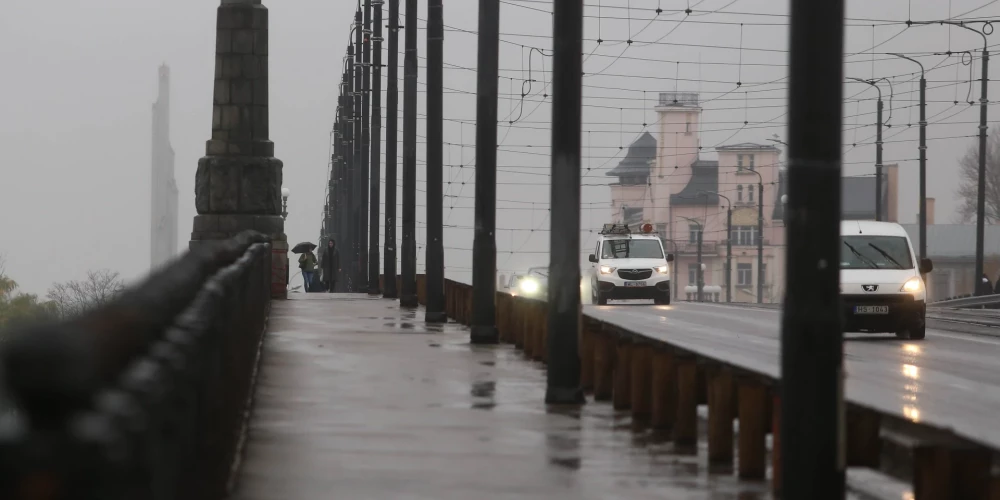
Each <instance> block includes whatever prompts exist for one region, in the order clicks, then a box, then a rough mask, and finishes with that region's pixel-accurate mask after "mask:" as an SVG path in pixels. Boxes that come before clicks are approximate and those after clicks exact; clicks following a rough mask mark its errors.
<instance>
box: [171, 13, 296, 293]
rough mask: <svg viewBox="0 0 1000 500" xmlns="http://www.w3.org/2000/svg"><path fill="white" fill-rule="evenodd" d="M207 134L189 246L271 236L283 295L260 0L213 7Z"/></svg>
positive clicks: (275, 283)
mask: <svg viewBox="0 0 1000 500" xmlns="http://www.w3.org/2000/svg"><path fill="white" fill-rule="evenodd" d="M217 14H218V18H217V24H216V46H215V85H214V91H213V106H212V137H211V139H209V140H208V142H207V144H206V148H205V156H204V157H202V158H201V159H200V160H199V161H198V171H197V174H195V208H196V209H197V212H198V215H196V216H195V217H194V228H193V231H192V232H191V246H192V247H194V246H197V245H198V243H199V242H201V241H206V240H219V239H226V238H230V237H232V236H234V235H236V234H237V233H239V232H241V231H245V230H248V229H252V230H256V231H258V232H261V233H264V234H266V235H269V236H270V237H271V245H272V246H271V250H272V252H273V254H272V258H271V264H272V269H271V271H272V272H271V296H272V297H277V298H284V297H286V296H287V290H286V284H287V269H288V243H287V241H286V237H285V234H284V232H285V223H284V219H282V218H281V180H282V163H281V160H278V159H277V158H275V157H274V143H273V142H271V141H270V140H269V139H268V133H269V130H268V128H269V121H268V57H267V56H268V12H267V8H266V7H265V6H264V5H262V4H261V2H260V0H222V3H221V5H220V6H219V8H218V11H217Z"/></svg>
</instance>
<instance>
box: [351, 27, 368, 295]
mask: <svg viewBox="0 0 1000 500" xmlns="http://www.w3.org/2000/svg"><path fill="white" fill-rule="evenodd" d="M362 31H363V28H362V24H361V9H360V8H359V9H358V11H357V13H356V14H355V15H354V37H355V38H354V47H355V48H354V174H353V176H354V182H353V184H352V185H351V189H353V190H354V191H355V193H356V194H355V195H354V200H353V201H354V205H353V206H352V207H351V228H352V231H351V241H352V242H353V243H354V246H353V247H352V248H351V255H350V258H351V280H352V283H351V291H352V292H360V291H363V290H364V288H363V287H362V285H361V273H362V272H363V271H362V269H361V242H362V240H363V239H364V236H363V233H364V231H365V229H366V228H365V227H364V226H363V225H362V223H361V212H363V211H364V209H363V208H362V207H364V205H363V203H364V199H363V198H362V196H363V194H364V193H367V191H366V190H365V188H366V187H367V186H366V184H367V182H366V181H367V179H368V176H367V173H368V167H367V165H365V158H364V156H363V154H364V153H363V151H364V130H366V129H367V128H368V127H367V126H364V125H362V123H364V122H365V118H366V116H365V109H364V108H363V107H362V104H363V102H364V101H363V100H362V97H361V94H362V93H364V86H363V85H364V84H363V80H362V77H363V74H364V70H363V68H362V67H363V66H364V60H363V57H364V55H363V53H364V40H363V38H362Z"/></svg>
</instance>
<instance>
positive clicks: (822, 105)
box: [779, 0, 846, 500]
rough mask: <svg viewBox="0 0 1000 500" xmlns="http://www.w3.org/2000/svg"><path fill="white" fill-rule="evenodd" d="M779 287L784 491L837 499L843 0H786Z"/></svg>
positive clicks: (840, 481)
mask: <svg viewBox="0 0 1000 500" xmlns="http://www.w3.org/2000/svg"><path fill="white" fill-rule="evenodd" d="M790 32H791V37H790V38H791V39H790V41H789V47H790V57H789V60H790V72H789V94H788V95H789V103H788V110H789V121H788V133H789V139H788V145H789V147H788V164H789V165H788V225H787V228H786V232H787V233H786V234H787V236H788V237H787V241H788V252H787V254H786V267H785V268H786V269H787V270H788V272H786V273H785V279H786V289H785V290H786V292H785V299H784V302H785V303H784V308H783V309H782V325H781V326H782V328H781V393H780V400H781V402H780V414H779V415H780V433H781V434H780V437H781V439H780V445H779V446H780V448H781V449H780V453H781V462H782V467H783V468H784V470H783V471H782V474H781V485H780V488H781V491H780V494H781V495H782V496H783V497H784V498H809V499H811V500H834V499H836V500H842V499H843V498H844V469H845V464H844V461H845V459H844V456H845V453H846V451H845V448H844V439H845V437H844V435H843V434H842V433H843V432H844V427H845V425H846V424H845V422H844V397H843V387H844V373H843V332H842V331H841V321H842V319H841V309H840V307H841V298H840V289H839V286H840V265H839V262H840V252H841V246H842V245H841V244H840V218H841V199H840V194H841V193H840V185H841V171H842V165H841V162H842V157H841V154H842V153H841V151H842V148H841V141H842V131H841V126H842V122H843V115H842V109H841V108H842V105H843V86H842V82H843V64H844V50H843V47H844V0H827V1H824V2H816V1H814V0H791V30H790Z"/></svg>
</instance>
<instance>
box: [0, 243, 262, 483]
mask: <svg viewBox="0 0 1000 500" xmlns="http://www.w3.org/2000/svg"><path fill="white" fill-rule="evenodd" d="M269 246H270V245H269V238H268V237H266V236H264V235H262V234H259V233H255V232H246V233H242V234H240V235H238V236H237V237H235V238H232V239H230V240H225V241H212V242H204V243H202V244H200V245H199V246H197V247H195V248H194V249H193V250H192V251H190V252H188V253H187V254H186V255H184V256H183V257H180V258H178V259H177V260H175V261H173V262H172V263H170V264H168V265H167V266H165V267H164V268H162V269H160V270H158V271H156V272H154V274H153V275H151V276H150V277H149V278H148V279H147V280H145V281H144V282H143V283H141V284H139V285H138V286H136V287H134V288H132V289H130V290H128V291H126V292H125V293H124V294H123V295H122V296H121V297H120V298H119V299H117V300H116V301H115V302H113V303H111V304H109V305H107V306H105V307H102V308H100V309H96V310H94V311H92V312H90V313H87V314H85V315H83V316H80V317H77V318H72V319H69V320H65V321H62V322H58V323H48V324H39V325H35V326H30V327H26V328H25V329H23V330H20V331H14V332H12V335H11V337H10V339H9V340H8V341H7V342H5V343H4V344H3V345H0V364H2V365H0V366H2V372H0V373H2V376H3V382H4V383H3V386H2V388H0V389H2V391H3V392H5V393H7V394H8V395H9V396H10V397H11V400H12V403H13V405H14V406H13V409H14V410H15V411H14V412H10V413H9V414H8V415H6V416H5V417H4V419H3V421H0V498H12V499H18V498H25V497H23V496H22V495H24V494H25V493H24V492H26V491H29V490H26V489H24V485H25V484H26V482H27V481H37V479H38V478H39V477H42V478H44V479H45V480H46V482H47V484H49V485H54V487H56V488H58V490H57V491H55V492H54V493H55V494H54V496H50V498H109V499H125V498H150V499H164V500H166V499H181V498H221V497H223V496H225V494H226V492H227V488H228V487H229V485H230V484H231V475H232V472H231V471H232V466H231V465H232V463H233V462H234V459H235V457H236V456H238V453H239V448H240V446H241V443H242V442H243V440H242V439H240V436H241V432H239V430H240V429H243V428H244V425H245V419H244V416H245V414H246V411H247V408H248V398H249V395H250V393H251V387H252V379H253V376H254V373H255V369H256V365H257V359H258V353H259V348H260V341H261V339H262V337H263V331H264V327H265V325H266V320H267V316H268V312H269V305H270V282H271V262H270V261H271V252H270V249H269Z"/></svg>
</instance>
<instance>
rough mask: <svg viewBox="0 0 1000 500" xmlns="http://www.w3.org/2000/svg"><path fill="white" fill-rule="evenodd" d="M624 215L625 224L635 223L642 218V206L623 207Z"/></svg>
mask: <svg viewBox="0 0 1000 500" xmlns="http://www.w3.org/2000/svg"><path fill="white" fill-rule="evenodd" d="M624 215H625V223H626V224H635V223H637V222H639V221H641V220H642V207H639V208H629V207H625V210H624Z"/></svg>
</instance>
